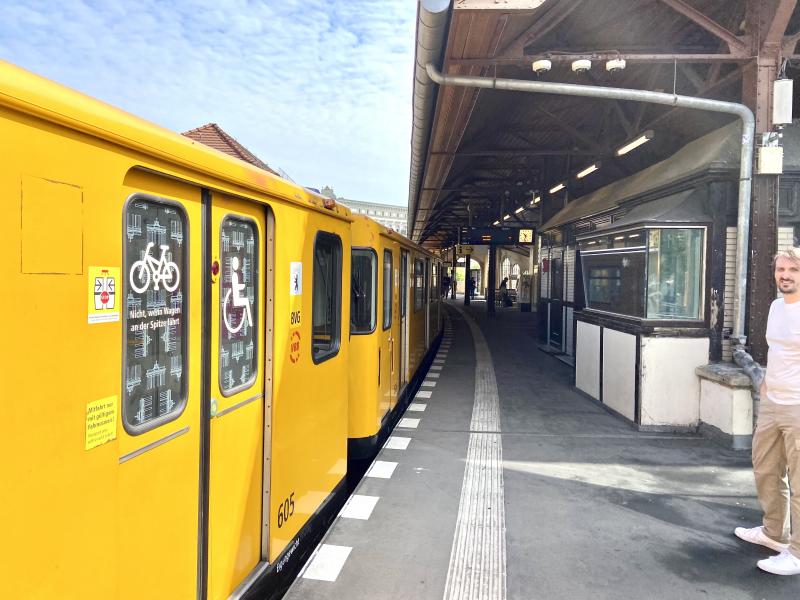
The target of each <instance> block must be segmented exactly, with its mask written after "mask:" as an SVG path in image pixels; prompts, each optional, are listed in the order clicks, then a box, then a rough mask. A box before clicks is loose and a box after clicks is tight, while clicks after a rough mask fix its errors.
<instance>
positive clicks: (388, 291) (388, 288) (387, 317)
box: [383, 250, 393, 329]
mask: <svg viewBox="0 0 800 600" xmlns="http://www.w3.org/2000/svg"><path fill="white" fill-rule="evenodd" d="M392 284H393V282H392V251H391V250H384V251H383V328H384V329H389V327H391V326H392V291H393V288H392Z"/></svg>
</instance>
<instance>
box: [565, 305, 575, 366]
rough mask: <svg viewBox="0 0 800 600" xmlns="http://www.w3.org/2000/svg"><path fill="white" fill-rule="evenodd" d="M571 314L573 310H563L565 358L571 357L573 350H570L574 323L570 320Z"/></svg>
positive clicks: (566, 308)
mask: <svg viewBox="0 0 800 600" xmlns="http://www.w3.org/2000/svg"><path fill="white" fill-rule="evenodd" d="M572 312H573V309H571V308H568V307H565V308H564V339H565V343H566V346H565V347H564V352H566V354H567V356H573V353H574V351H573V349H572V345H573V344H572V338H573V334H574V323H573V319H572Z"/></svg>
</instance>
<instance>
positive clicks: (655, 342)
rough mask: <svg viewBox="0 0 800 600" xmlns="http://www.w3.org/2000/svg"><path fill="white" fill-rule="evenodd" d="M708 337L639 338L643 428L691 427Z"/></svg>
mask: <svg viewBox="0 0 800 600" xmlns="http://www.w3.org/2000/svg"><path fill="white" fill-rule="evenodd" d="M708 347H709V341H708V338H642V353H641V371H642V372H641V397H642V400H641V401H642V404H641V414H640V415H639V416H640V423H641V424H642V425H679V426H685V425H688V426H694V425H696V424H697V422H698V420H699V419H700V379H699V378H698V377H697V375H696V374H695V369H696V368H697V367H699V366H701V365H705V364H708Z"/></svg>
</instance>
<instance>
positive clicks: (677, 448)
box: [286, 301, 800, 600]
mask: <svg viewBox="0 0 800 600" xmlns="http://www.w3.org/2000/svg"><path fill="white" fill-rule="evenodd" d="M447 312H448V315H449V319H448V321H449V323H450V324H451V327H452V342H451V343H450V345H449V349H445V348H443V349H442V350H441V351H440V356H441V357H442V358H443V361H442V362H441V363H440V365H435V366H441V367H442V368H441V370H432V371H431V372H430V373H437V372H438V373H439V374H440V375H439V377H430V378H429V381H435V386H430V387H423V388H422V390H423V391H429V392H430V397H429V398H419V399H418V400H417V401H416V404H418V405H421V404H424V405H425V407H424V410H416V411H411V410H409V411H407V412H406V415H405V417H406V418H410V419H419V423H418V425H417V427H416V428H410V427H398V428H397V429H395V431H394V433H393V437H394V438H395V442H396V443H397V444H398V445H401V446H402V444H404V443H405V442H404V441H403V440H402V439H398V438H408V440H409V441H408V447H407V448H406V449H405V450H403V449H391V448H384V449H383V450H382V451H381V453H380V455H379V456H378V457H377V459H376V462H375V464H374V465H373V469H374V470H375V472H373V475H375V474H376V473H377V471H378V470H379V469H381V468H382V469H384V470H383V472H382V473H377V474H381V475H383V477H370V476H366V477H364V479H363V480H362V481H361V483H360V484H359V486H358V488H357V489H356V491H355V496H354V498H353V499H352V500H351V501H350V504H349V506H346V508H345V509H344V510H343V513H342V515H341V516H340V517H339V518H338V519H337V520H336V522H335V523H334V525H333V526H332V527H331V529H330V530H329V532H328V534H327V535H326V537H325V539H324V540H323V542H322V544H321V545H320V547H319V549H318V550H319V552H318V554H317V555H316V557H312V559H311V560H310V561H309V564H308V565H307V567H306V570H305V571H304V572H303V573H301V575H300V577H298V579H297V580H296V581H295V584H294V585H293V587H292V588H291V589H290V590H289V592H288V593H287V595H286V598H288V599H291V600H301V599H302V600H313V599H327V598H331V599H333V598H337V599H340V598H345V599H348V600H351V599H352V600H357V599H370V600H376V599H386V600H389V599H392V600H399V599H406V598H407V599H415V600H422V599H431V600H434V599H435V600H440V599H442V598H445V599H449V598H464V599H466V598H476V599H477V598H485V599H487V600H494V599H502V598H510V599H520V600H522V599H526V600H527V599H540V598H541V599H549V598H557V599H560V598H565V599H566V598H570V599H571V598H592V599H609V600H611V599H613V600H621V599H628V598H630V599H636V600H639V599H642V598H665V599H666V598H670V599H672V598H681V599H683V598H719V599H726V600H738V599H759V598H768V599H782V598H785V599H790V598H791V599H794V600H796V599H797V598H800V576H794V577H778V576H775V575H770V574H767V573H763V572H761V571H760V570H759V569H758V568H757V567H756V564H755V563H756V561H757V560H759V559H761V558H764V557H766V556H769V554H770V551H769V550H767V549H764V548H760V547H757V546H752V545H750V544H747V543H745V542H742V541H740V540H739V539H737V538H736V537H734V536H733V528H734V527H737V526H740V525H744V526H752V525H757V524H759V523H760V515H761V513H760V509H759V507H758V502H757V500H756V498H755V489H754V483H753V476H752V471H751V464H750V457H749V454H748V453H747V452H734V451H732V450H727V449H724V448H722V447H720V446H718V445H716V444H715V443H714V442H712V441H709V440H707V439H704V438H702V437H699V436H694V435H672V434H651V433H638V432H636V431H635V430H633V429H632V428H631V427H630V426H629V425H628V424H626V423H625V422H623V421H622V420H620V419H618V418H616V417H614V416H612V415H611V414H609V413H607V412H606V411H605V410H604V409H603V408H602V407H600V406H598V405H596V404H594V403H592V402H591V401H589V400H587V399H586V398H584V397H583V396H581V395H579V394H578V393H576V392H575V391H574V390H573V388H572V377H573V375H572V370H571V369H570V368H569V367H568V366H567V365H565V364H563V363H562V362H560V361H558V360H557V359H555V358H553V357H552V356H549V355H547V354H545V353H543V352H540V351H538V350H536V344H537V340H536V338H535V332H534V329H533V327H534V317H533V316H532V315H531V314H529V313H528V314H523V313H519V312H518V311H516V310H512V309H504V310H501V311H498V314H497V316H496V317H495V318H494V319H492V320H491V321H490V320H488V319H487V318H486V317H485V305H484V304H483V303H482V302H476V303H475V304H473V305H472V306H471V307H469V308H468V309H466V312H465V309H464V307H463V306H462V305H461V302H460V301H459V302H458V304H457V305H456V306H455V307H454V306H453V305H452V304H451V305H450V307H448V310H447ZM465 319H473V322H474V323H476V324H477V326H478V327H479V329H480V332H481V333H482V336H480V337H481V338H482V339H485V344H486V346H485V347H488V351H489V354H490V357H489V358H488V360H490V361H491V364H493V368H494V374H495V378H496V383H497V391H498V394H497V400H498V401H497V414H498V420H497V425H498V429H499V432H500V433H499V434H496V433H495V432H492V431H488V430H484V431H483V432H480V433H478V432H476V431H475V430H474V423H475V421H474V419H473V405H474V403H475V402H476V399H477V398H476V391H475V390H476V386H475V384H476V380H475V373H476V368H478V367H480V363H481V361H484V362H485V360H486V356H483V357H481V355H480V354H479V359H478V362H477V363H476V348H477V347H478V346H477V345H476V344H475V343H474V341H473V336H472V334H471V329H470V326H469V323H468V321H467V320H465ZM445 346H447V343H445ZM479 372H480V370H479ZM483 373H484V374H485V373H486V371H483ZM484 379H487V378H486V377H483V376H481V380H480V381H479V382H478V383H479V384H480V385H479V388H480V389H481V390H484V391H485V388H487V385H488V384H487V382H486V381H484ZM489 379H490V378H489ZM489 383H491V382H489ZM489 387H490V386H489ZM423 395H425V396H427V394H423ZM416 408H418V409H419V408H420V407H419V406H417V407H416ZM471 419H473V420H472V421H471ZM405 424H406V425H413V423H412V422H406V423H405ZM401 425H402V423H401ZM471 426H472V427H473V431H472V433H471V432H470V428H471ZM495 435H496V436H497V439H499V440H501V443H502V455H501V458H500V460H499V463H498V464H499V465H500V467H499V468H497V469H496V471H497V473H498V474H499V476H500V477H501V480H500V486H499V489H494V488H492V489H489V488H486V489H489V491H488V492H487V493H486V494H487V496H489V497H490V499H489V500H486V502H487V505H486V506H484V507H483V508H481V510H482V511H484V512H488V511H491V510H494V511H495V513H494V514H493V515H492V521H491V523H488V522H487V523H488V524H482V522H481V521H480V519H481V515H480V514H478V511H477V510H475V509H474V506H473V510H472V512H470V513H468V514H465V513H464V511H463V507H462V514H461V518H459V507H460V505H462V504H463V500H462V499H461V498H462V487H465V488H466V487H467V486H465V485H464V481H465V465H467V467H466V472H467V473H470V472H471V471H470V467H469V465H468V464H467V460H466V458H465V457H466V456H467V455H468V452H472V446H471V442H470V440H471V438H472V439H473V440H475V439H484V436H495ZM491 450H492V448H490V451H491ZM498 450H499V448H498ZM387 463H396V464H394V465H393V464H387ZM490 463H491V460H490V459H489V458H487V459H485V460H480V461H478V462H477V463H476V464H477V467H476V468H477V470H478V471H477V472H479V473H481V477H483V478H484V479H485V480H486V481H489V480H490V479H491V477H490V475H491V473H493V472H494V471H493V470H492V467H491V464H490ZM485 474H488V475H485ZM484 475H485V477H484ZM470 477H471V479H470V483H469V484H468V485H482V484H480V483H479V484H476V483H475V482H476V481H477V479H476V478H475V477H472V476H470ZM486 481H484V483H486ZM489 483H491V482H490V481H489ZM495 487H497V486H495ZM498 493H499V496H497V495H496V494H498ZM478 495H479V496H480V494H478ZM496 497H499V498H501V499H502V502H501V505H500V506H496V505H492V502H493V500H494V499H495V498H496ZM480 500H482V499H481V498H478V501H480ZM359 512H360V514H358V513H359ZM353 517H360V518H353ZM365 517H366V518H365ZM464 523H467V524H471V525H472V526H475V527H476V528H477V529H474V530H473V534H472V537H468V538H463V537H458V536H459V535H461V534H459V531H461V528H462V527H463V525H464ZM494 525H499V529H498V528H497V527H494ZM475 531H478V533H477V534H475ZM493 531H495V532H496V531H500V534H501V536H502V539H501V540H500V542H501V543H502V546H503V548H502V551H504V557H503V552H500V553H498V552H491V553H489V554H488V555H487V556H488V557H489V558H480V560H482V561H484V562H486V561H488V560H489V559H491V562H492V564H491V565H483V566H480V565H479V566H477V567H476V566H475V565H474V564H473V565H469V564H468V565H467V566H466V568H462V570H461V571H460V575H458V573H456V571H457V569H454V562H455V563H457V562H458V561H459V560H463V559H464V557H463V555H464V548H466V552H467V554H469V553H472V554H475V553H481V552H485V551H486V548H488V547H490V546H492V547H493V546H494V545H496V542H497V540H496V539H495V538H494V537H492V536H493V535H494V533H492V532H493ZM454 539H457V540H461V541H459V542H457V543H455V544H454ZM465 539H466V542H465V541H464V540H465ZM458 547H460V548H461V553H460V554H459V552H457V551H456V550H457V549H458ZM498 547H499V546H498ZM457 555H458V556H461V558H460V559H459V558H458V557H457ZM451 556H452V557H453V558H452V559H451ZM473 558H474V557H473ZM467 560H469V557H467ZM462 567H463V565H462ZM481 569H486V570H487V573H479V571H481ZM448 573H450V582H449V583H448ZM454 573H456V574H455V575H454ZM454 576H455V577H456V584H458V585H454V579H453V578H454ZM478 576H480V577H484V579H481V580H480V581H478V579H477V578H478ZM458 577H460V578H461V580H460V581H459V580H458ZM470 578H471V580H474V581H472V584H471V587H470V585H467V583H465V582H464V581H465V579H470ZM325 579H327V580H325ZM476 581H477V583H475V582H476ZM497 581H500V582H502V585H501V586H500V587H499V588H498V587H497V586H495V587H492V586H493V585H494V583H492V582H497ZM503 588H504V589H503Z"/></svg>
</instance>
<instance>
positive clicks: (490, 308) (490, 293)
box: [486, 244, 497, 317]
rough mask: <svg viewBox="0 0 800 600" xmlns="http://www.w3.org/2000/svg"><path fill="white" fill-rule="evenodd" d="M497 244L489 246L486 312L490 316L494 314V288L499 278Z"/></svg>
mask: <svg viewBox="0 0 800 600" xmlns="http://www.w3.org/2000/svg"><path fill="white" fill-rule="evenodd" d="M496 248H497V247H496V246H495V245H494V244H492V245H491V246H489V281H488V282H487V284H486V314H487V315H488V316H490V317H493V316H494V313H495V309H494V288H495V285H494V284H495V279H496V278H497V265H496V264H495V263H496V262H497V258H496Z"/></svg>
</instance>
